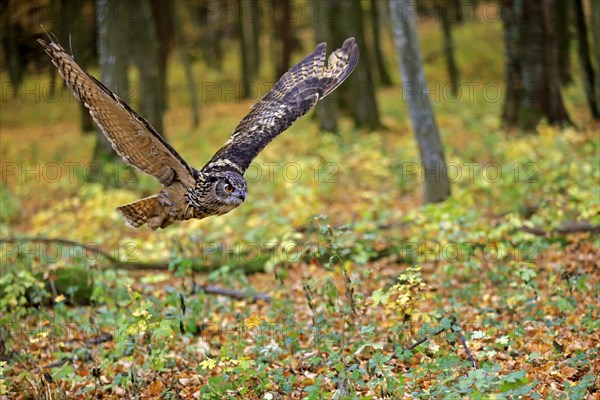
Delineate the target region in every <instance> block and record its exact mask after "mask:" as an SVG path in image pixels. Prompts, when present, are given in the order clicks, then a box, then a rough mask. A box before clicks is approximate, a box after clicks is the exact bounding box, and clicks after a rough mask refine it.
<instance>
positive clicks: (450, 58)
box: [438, 2, 459, 97]
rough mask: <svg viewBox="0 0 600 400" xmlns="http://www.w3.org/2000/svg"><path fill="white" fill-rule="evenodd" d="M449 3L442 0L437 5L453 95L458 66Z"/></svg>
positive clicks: (456, 86)
mask: <svg viewBox="0 0 600 400" xmlns="http://www.w3.org/2000/svg"><path fill="white" fill-rule="evenodd" d="M450 7H451V5H450V4H449V3H448V2H444V4H442V5H441V6H440V7H438V13H439V15H440V27H441V28H442V36H443V38H444V55H445V58H446V70H447V71H448V80H449V82H450V85H452V86H451V93H452V95H453V96H454V97H456V96H458V79H459V78H458V67H457V66H456V59H455V57H454V40H453V39H452V26H451V24H452V22H451V21H452V20H451V17H450V15H449V13H450Z"/></svg>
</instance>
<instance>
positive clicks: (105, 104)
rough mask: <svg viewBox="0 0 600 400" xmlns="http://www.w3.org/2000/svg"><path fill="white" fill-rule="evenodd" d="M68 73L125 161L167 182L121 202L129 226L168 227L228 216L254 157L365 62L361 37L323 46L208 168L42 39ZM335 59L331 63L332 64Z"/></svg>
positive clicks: (257, 107)
mask: <svg viewBox="0 0 600 400" xmlns="http://www.w3.org/2000/svg"><path fill="white" fill-rule="evenodd" d="M39 42H40V44H41V45H42V46H43V47H44V50H45V51H46V53H48V55H49V56H50V57H51V58H52V62H53V63H54V65H56V67H57V68H58V71H59V72H60V75H61V76H62V77H63V78H64V79H65V80H66V82H67V85H68V86H69V87H70V88H71V90H72V91H73V93H74V95H75V96H76V97H77V98H78V99H79V100H81V101H82V102H83V103H84V104H85V107H86V108H87V109H88V110H89V112H90V114H91V116H92V118H93V119H94V121H95V122H96V124H98V126H99V127H100V129H101V130H102V132H104V134H105V135H106V137H107V138H108V140H109V141H110V142H111V143H112V147H113V148H114V149H115V151H116V152H117V153H118V154H119V155H120V156H121V157H122V158H123V160H124V161H125V162H126V163H128V164H130V165H133V166H134V167H136V168H138V169H139V170H140V171H142V172H145V173H147V174H149V175H152V176H153V177H155V178H156V179H158V181H159V182H160V183H161V184H162V185H163V188H162V190H161V191H160V192H159V193H158V194H156V195H153V196H150V197H146V198H144V199H141V200H138V201H136V202H134V203H131V204H127V205H124V206H121V207H118V208H117V210H118V211H119V212H120V213H121V215H122V216H123V218H124V219H125V221H126V224H127V225H129V226H132V227H134V228H139V227H141V226H142V225H144V224H148V226H149V227H150V228H152V229H157V228H165V227H167V226H169V225H171V224H172V223H173V222H174V221H179V220H188V219H191V218H198V219H201V218H205V217H208V216H211V215H222V214H225V213H227V212H229V211H231V210H233V209H234V208H236V207H237V206H239V205H240V204H242V202H243V201H244V200H245V199H246V194H247V185H246V181H245V180H244V177H243V175H244V172H245V171H246V169H247V168H248V166H249V165H250V162H251V161H252V160H253V159H254V158H255V157H256V156H257V155H258V153H259V152H260V151H261V150H262V149H264V148H265V146H266V145H267V144H269V142H271V140H273V139H274V138H275V137H276V136H277V135H279V134H280V133H281V132H283V131H285V130H286V129H287V128H289V127H290V125H292V123H293V122H294V121H296V119H298V118H299V117H301V116H302V115H304V114H306V113H307V112H308V111H309V110H310V109H311V108H312V107H313V106H314V105H315V104H316V103H317V101H319V100H321V99H323V98H325V97H326V96H327V95H328V94H330V93H331V92H332V91H333V90H334V89H336V88H337V87H338V86H339V85H340V84H341V83H342V82H343V81H344V80H345V79H346V78H347V77H348V76H349V75H350V73H351V72H352V70H353V69H354V67H355V66H356V64H357V62H358V53H359V52H358V46H357V45H356V43H355V41H354V38H349V39H347V40H346V41H345V42H344V44H343V45H342V47H341V48H340V49H338V50H336V51H334V52H333V53H332V54H331V55H330V56H329V58H328V59H327V57H326V55H327V54H326V47H327V46H326V44H325V43H321V44H319V45H318V46H317V47H316V48H315V50H314V51H313V52H312V53H310V54H309V55H307V56H306V57H304V59H303V60H302V61H300V62H299V63H298V64H296V65H294V66H293V67H292V68H291V69H290V70H289V71H288V72H286V73H285V74H284V75H283V76H282V77H281V78H280V79H279V81H278V82H277V83H276V84H275V86H274V87H273V88H272V89H271V91H270V92H269V93H267V95H265V96H264V97H263V98H262V99H261V100H259V101H258V102H257V103H256V104H254V105H253V106H252V108H251V109H250V112H249V113H248V115H246V116H245V117H244V119H242V120H241V121H240V123H239V124H238V126H237V127H236V128H235V130H234V131H233V134H232V135H231V137H230V138H229V140H228V141H227V142H226V143H225V145H224V146H223V147H222V148H221V149H220V150H219V151H217V153H216V154H215V155H214V156H213V157H212V158H211V160H210V161H209V162H208V163H207V164H206V165H205V166H204V167H203V168H202V169H200V170H197V169H195V168H193V167H191V166H190V165H189V164H188V163H187V162H186V161H185V160H184V159H183V158H182V157H181V156H180V155H179V153H177V152H176V151H175V149H173V147H171V146H170V145H169V143H167V141H166V140H165V139H163V137H162V136H161V135H160V134H159V133H158V132H156V130H155V129H154V128H153V127H152V126H151V125H150V124H149V123H148V122H147V121H146V120H145V119H144V118H142V117H141V116H140V115H138V114H137V113H136V112H135V111H133V110H132V109H131V108H130V107H129V106H128V105H127V104H125V102H124V101H122V100H121V99H119V97H117V96H116V95H115V94H114V93H113V92H111V91H110V90H109V89H108V88H107V87H106V86H104V85H103V84H102V83H101V82H99V81H98V80H96V79H95V78H94V77H93V76H91V75H89V74H88V73H87V72H85V71H84V70H83V68H81V66H79V64H77V62H76V61H75V58H74V57H73V56H72V55H70V54H69V53H67V51H66V50H65V49H64V48H63V47H62V46H61V45H60V44H58V43H57V42H56V41H55V40H53V39H52V38H51V40H50V42H49V43H47V42H45V41H43V40H39ZM326 61H327V65H326Z"/></svg>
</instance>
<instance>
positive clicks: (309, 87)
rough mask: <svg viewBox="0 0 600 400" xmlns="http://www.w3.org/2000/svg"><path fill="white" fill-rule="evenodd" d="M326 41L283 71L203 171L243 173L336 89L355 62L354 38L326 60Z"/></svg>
mask: <svg viewBox="0 0 600 400" xmlns="http://www.w3.org/2000/svg"><path fill="white" fill-rule="evenodd" d="M326 49H327V45H326V43H321V44H319V45H318V46H317V47H316V48H315V50H314V51H313V52H312V53H310V54H309V55H307V56H306V57H304V59H303V60H302V61H300V62H299V63H298V64H296V65H294V66H293V67H292V68H290V70H289V71H288V72H286V73H285V74H284V75H283V76H282V77H281V78H280V79H279V81H278V82H277V83H276V84H275V86H274V87H273V89H271V91H270V92H269V93H267V94H266V95H265V96H264V97H263V98H262V99H261V100H259V101H258V102H257V103H256V104H254V105H253V106H252V108H251V109H250V112H249V113H248V115H246V116H245V117H244V119H242V120H241V121H240V123H239V124H238V126H237V127H236V128H235V130H234V132H233V134H232V135H231V137H230V138H229V140H228V141H227V143H225V146H223V147H222V148H221V149H220V150H219V151H218V152H217V153H216V154H215V155H214V156H213V157H212V159H211V160H210V161H209V162H208V163H207V164H206V165H205V166H204V168H203V169H202V171H205V172H206V171H211V170H215V169H217V170H218V169H234V170H236V171H238V172H239V173H241V174H243V173H244V171H245V170H246V169H247V168H248V166H249V165H250V162H251V161H252V160H253V159H254V158H255V157H256V156H257V155H258V153H260V151H261V150H262V149H264V148H265V146H266V145H267V144H269V142H271V140H273V139H274V138H275V137H276V136H277V135H279V134H280V133H281V132H283V131H285V130H286V129H287V128H289V127H290V126H291V125H292V123H294V121H296V120H297V119H298V118H299V117H301V116H302V115H304V114H306V113H307V112H308V111H309V110H310V109H311V108H312V107H313V106H314V105H315V104H316V103H317V101H319V100H321V99H323V98H325V97H326V96H327V95H328V94H330V93H331V92H332V91H333V90H334V89H336V88H337V87H338V86H339V85H340V84H341V83H342V82H343V81H344V80H345V79H346V78H347V77H348V76H349V75H350V73H351V72H352V70H353V69H354V67H355V66H356V64H357V63H358V53H359V51H358V46H357V45H356V43H355V41H354V38H349V39H346V41H345V42H344V44H343V45H342V47H341V48H340V49H337V50H336V51H334V52H333V53H332V54H331V55H330V56H329V59H327V65H325V61H326Z"/></svg>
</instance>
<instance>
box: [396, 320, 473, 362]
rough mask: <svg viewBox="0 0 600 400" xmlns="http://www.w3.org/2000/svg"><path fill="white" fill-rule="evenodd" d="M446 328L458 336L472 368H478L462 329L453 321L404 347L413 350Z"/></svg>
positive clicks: (406, 349)
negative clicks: (447, 326) (447, 325)
mask: <svg viewBox="0 0 600 400" xmlns="http://www.w3.org/2000/svg"><path fill="white" fill-rule="evenodd" d="M448 329H452V330H453V331H454V332H456V335H457V336H458V339H459V340H460V343H461V344H462V346H463V347H464V349H465V351H466V352H467V356H468V357H469V360H471V364H472V365H473V368H475V369H476V368H478V367H477V360H475V357H473V354H472V353H471V351H470V350H469V346H467V341H466V340H465V336H464V335H463V333H462V330H461V329H460V326H458V324H456V323H453V324H452V325H451V326H450V327H449V328H440V329H438V330H437V331H435V332H433V333H432V334H431V336H425V337H424V338H422V339H420V340H418V341H417V342H415V343H413V344H411V345H410V346H408V347H407V348H405V349H404V350H405V351H408V350H413V349H414V348H416V347H417V346H419V345H421V344H423V343H425V342H426V341H428V340H429V339H431V338H432V337H435V336H437V335H439V334H440V333H442V332H444V331H446V330H448Z"/></svg>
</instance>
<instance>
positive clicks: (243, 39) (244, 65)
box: [236, 0, 252, 98]
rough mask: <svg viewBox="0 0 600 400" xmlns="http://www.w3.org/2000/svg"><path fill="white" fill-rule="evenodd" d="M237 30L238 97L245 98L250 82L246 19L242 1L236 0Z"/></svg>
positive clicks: (247, 94)
mask: <svg viewBox="0 0 600 400" xmlns="http://www.w3.org/2000/svg"><path fill="white" fill-rule="evenodd" d="M236 6H237V11H238V12H237V16H238V18H237V30H238V38H239V42H240V59H241V63H240V67H241V73H242V90H241V93H240V96H241V97H242V98H247V97H248V96H250V83H251V82H250V81H251V80H252V77H251V75H250V57H249V48H248V47H249V46H248V39H249V38H248V32H247V26H248V24H247V23H246V19H245V18H244V0H237V4H236Z"/></svg>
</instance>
